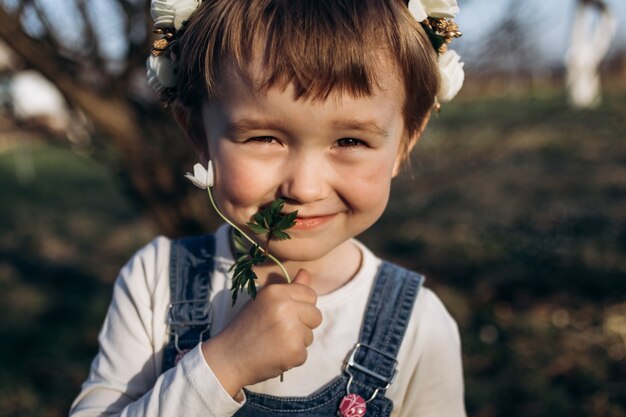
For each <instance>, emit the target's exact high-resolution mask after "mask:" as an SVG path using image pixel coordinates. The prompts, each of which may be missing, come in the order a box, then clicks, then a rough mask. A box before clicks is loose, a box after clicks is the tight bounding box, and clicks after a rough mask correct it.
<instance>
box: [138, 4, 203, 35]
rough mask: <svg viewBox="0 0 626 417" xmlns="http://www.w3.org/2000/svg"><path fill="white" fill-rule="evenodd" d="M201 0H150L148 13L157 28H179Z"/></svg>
mask: <svg viewBox="0 0 626 417" xmlns="http://www.w3.org/2000/svg"><path fill="white" fill-rule="evenodd" d="M201 2H202V0H152V4H151V6H150V14H151V15H152V18H153V19H154V27H155V28H157V29H164V28H174V29H180V28H181V26H182V25H183V23H184V22H185V21H186V20H187V19H189V16H191V14H192V13H193V12H194V10H196V9H197V8H198V6H199V5H200V3H201Z"/></svg>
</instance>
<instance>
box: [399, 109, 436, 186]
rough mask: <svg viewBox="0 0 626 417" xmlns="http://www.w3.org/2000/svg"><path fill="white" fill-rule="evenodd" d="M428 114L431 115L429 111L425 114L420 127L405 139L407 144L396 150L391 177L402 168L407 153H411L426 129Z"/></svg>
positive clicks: (407, 155) (407, 156) (407, 157)
mask: <svg viewBox="0 0 626 417" xmlns="http://www.w3.org/2000/svg"><path fill="white" fill-rule="evenodd" d="M430 115H431V112H430V111H429V112H428V114H426V117H424V120H423V121H422V124H421V125H420V127H419V128H418V129H416V130H415V132H414V133H413V135H411V137H410V138H408V139H407V140H408V144H407V146H406V147H405V148H403V149H400V151H399V152H398V157H397V158H396V162H395V164H394V166H393V172H392V174H391V175H392V177H396V176H397V175H398V174H399V173H400V168H402V164H403V163H404V162H405V161H406V160H407V159H409V155H410V154H411V151H412V150H413V148H414V147H415V145H417V141H419V140H420V138H421V137H422V133H424V129H426V125H427V124H428V121H429V120H430ZM407 134H408V133H407Z"/></svg>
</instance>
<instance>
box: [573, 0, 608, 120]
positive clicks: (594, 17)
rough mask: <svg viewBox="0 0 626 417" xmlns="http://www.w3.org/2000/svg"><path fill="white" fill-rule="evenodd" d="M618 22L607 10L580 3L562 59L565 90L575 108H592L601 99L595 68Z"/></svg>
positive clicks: (592, 4) (598, 78)
mask: <svg viewBox="0 0 626 417" xmlns="http://www.w3.org/2000/svg"><path fill="white" fill-rule="evenodd" d="M616 30H617V20H616V19H615V17H614V16H613V15H612V14H611V12H610V11H609V10H608V8H606V7H603V6H599V5H598V4H594V3H591V2H586V1H580V2H579V5H578V8H577V10H576V16H575V18H574V25H573V27H572V38H571V43H570V47H569V49H568V51H567V54H566V57H565V66H566V81H565V82H566V87H567V92H568V96H569V101H570V103H571V104H572V105H573V106H574V107H578V108H593V107H596V106H597V105H599V104H600V101H601V99H602V92H601V84H600V73H599V71H598V66H599V65H600V63H601V62H602V59H603V58H604V56H605V55H606V53H607V52H608V50H609V46H610V45H611V41H612V40H613V37H614V36H615V32H616Z"/></svg>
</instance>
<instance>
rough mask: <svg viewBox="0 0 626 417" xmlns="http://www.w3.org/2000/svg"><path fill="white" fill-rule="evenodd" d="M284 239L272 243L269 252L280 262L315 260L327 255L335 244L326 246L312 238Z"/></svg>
mask: <svg viewBox="0 0 626 417" xmlns="http://www.w3.org/2000/svg"><path fill="white" fill-rule="evenodd" d="M299 240H300V239H293V240H285V241H281V242H276V243H272V245H270V252H271V253H272V255H274V256H276V257H277V258H278V259H280V260H281V261H282V262H315V261H318V260H320V259H322V258H324V257H325V256H327V255H328V254H329V253H330V252H332V250H333V249H335V246H326V245H320V244H319V243H316V242H315V241H314V240H310V241H304V242H302V241H299Z"/></svg>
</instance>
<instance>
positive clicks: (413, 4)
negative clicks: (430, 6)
mask: <svg viewBox="0 0 626 417" xmlns="http://www.w3.org/2000/svg"><path fill="white" fill-rule="evenodd" d="M408 7H409V11H410V12H411V14H412V15H413V17H414V18H415V20H417V21H418V22H422V21H424V20H426V18H427V17H428V14H427V13H426V10H425V9H424V6H422V2H421V1H420V0H410V1H409V6H408Z"/></svg>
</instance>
